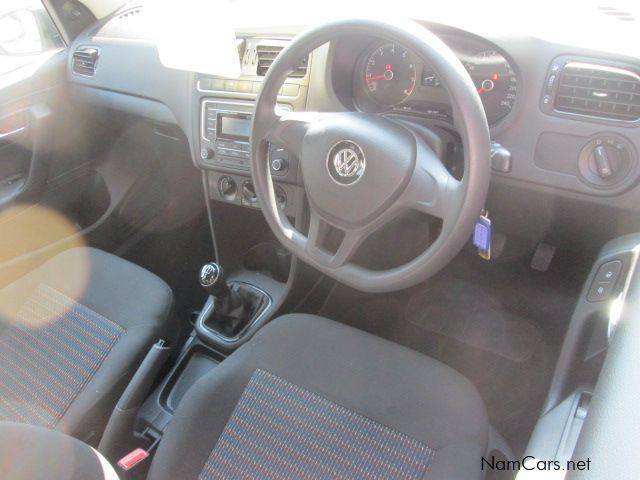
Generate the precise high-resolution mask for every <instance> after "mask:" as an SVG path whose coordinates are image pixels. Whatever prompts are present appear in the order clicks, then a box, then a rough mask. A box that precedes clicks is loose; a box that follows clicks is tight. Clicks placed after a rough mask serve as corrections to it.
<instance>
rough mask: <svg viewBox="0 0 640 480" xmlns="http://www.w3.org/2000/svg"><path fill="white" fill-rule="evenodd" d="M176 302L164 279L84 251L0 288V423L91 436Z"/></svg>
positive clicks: (166, 330) (161, 333)
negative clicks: (29, 425)
mask: <svg viewBox="0 0 640 480" xmlns="http://www.w3.org/2000/svg"><path fill="white" fill-rule="evenodd" d="M172 307H173V294H172V292H171V289H170V288H169V287H168V285H167V284H166V283H165V282H163V281H162V280H161V279H160V278H158V277H157V276H155V275H153V274H152V273H150V272H148V271H147V270H145V269H143V268H141V267H139V266H137V265H134V264H132V263H130V262H128V261H126V260H123V259H121V258H119V257H116V256H114V255H111V254H108V253H106V252H103V251H100V250H97V249H94V248H86V247H82V248H73V249H70V250H67V251H65V252H63V253H61V254H59V255H57V256H55V257H53V258H52V259H50V260H49V261H48V262H46V263H45V264H43V265H41V266H40V267H38V268H36V269H35V270H33V271H31V272H30V273H28V274H27V275H25V276H23V277H21V278H19V279H18V280H16V281H14V282H13V283H11V284H9V285H8V286H6V287H4V288H2V289H0V372H2V373H1V374H0V420H6V421H12V422H18V423H26V424H31V425H35V426H40V427H46V428H49V429H55V430H59V431H62V432H65V433H68V434H71V435H74V436H76V437H78V438H82V439H91V437H92V434H94V433H100V432H101V431H102V429H103V428H104V426H105V424H106V422H107V420H108V418H109V416H110V414H111V411H112V410H113V408H114V406H115V404H116V402H117V400H118V398H119V396H120V394H121V393H122V391H123V389H124V387H125V386H126V384H127V382H128V381H129V379H130V378H131V376H132V375H133V373H134V372H135V371H136V369H137V367H138V365H139V364H140V362H141V361H142V359H143V358H144V356H145V354H146V352H147V350H148V349H149V347H150V346H151V345H152V344H153V343H154V342H155V341H156V340H158V339H159V338H166V335H169V334H170V333H171V329H172V325H170V323H171V322H170V318H171V315H170V314H171V310H172Z"/></svg>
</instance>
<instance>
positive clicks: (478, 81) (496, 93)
mask: <svg viewBox="0 0 640 480" xmlns="http://www.w3.org/2000/svg"><path fill="white" fill-rule="evenodd" d="M465 66H466V67H467V71H468V72H469V75H471V78H472V79H473V83H474V84H475V86H476V88H477V89H478V93H479V94H480V99H481V100H482V105H483V106H484V111H485V113H486V114H487V121H488V122H489V124H493V123H495V122H497V121H498V120H500V119H501V118H503V117H505V116H506V115H507V114H508V113H509V112H510V111H511V109H512V108H513V105H514V103H515V100H516V94H517V92H518V80H517V78H516V74H515V72H514V71H513V68H512V67H511V65H510V64H509V62H508V61H507V60H506V59H505V58H504V57H503V56H502V55H500V54H499V53H498V52H497V51H495V50H484V51H481V52H480V53H477V54H476V55H474V56H473V58H471V59H470V60H468V61H466V62H465Z"/></svg>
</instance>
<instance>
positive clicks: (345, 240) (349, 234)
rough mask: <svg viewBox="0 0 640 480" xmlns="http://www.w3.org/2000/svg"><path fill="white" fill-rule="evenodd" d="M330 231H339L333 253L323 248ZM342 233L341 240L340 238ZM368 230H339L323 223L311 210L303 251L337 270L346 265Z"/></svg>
mask: <svg viewBox="0 0 640 480" xmlns="http://www.w3.org/2000/svg"><path fill="white" fill-rule="evenodd" d="M332 229H333V230H334V231H336V230H337V231H339V232H338V233H336V237H335V238H334V239H333V240H334V243H336V244H338V245H337V248H335V249H334V251H333V252H330V251H329V250H328V249H327V247H326V246H325V242H326V241H327V240H328V236H329V235H330V234H331V232H332ZM340 233H342V234H343V235H342V238H339V237H340ZM368 233H369V232H368V229H367V228H363V229H359V230H356V229H347V230H343V229H339V228H337V227H333V226H332V225H330V224H328V223H327V222H325V221H324V220H323V219H322V218H320V216H319V215H318V214H317V213H316V212H315V211H314V210H313V209H311V214H310V220H309V232H308V235H307V242H306V245H305V249H306V251H307V253H308V254H309V255H311V256H312V257H313V258H314V259H315V260H316V261H317V262H319V263H322V264H323V265H325V266H327V267H329V268H338V267H341V266H343V265H345V264H346V263H348V262H349V261H350V260H351V258H352V257H353V255H354V254H355V252H356V251H357V249H358V247H359V246H360V245H361V244H362V242H363V241H364V239H365V238H367V236H368Z"/></svg>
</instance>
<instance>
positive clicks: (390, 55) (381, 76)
mask: <svg viewBox="0 0 640 480" xmlns="http://www.w3.org/2000/svg"><path fill="white" fill-rule="evenodd" d="M441 38H442V40H443V41H444V42H445V43H446V44H447V45H448V46H449V47H450V48H451V49H452V50H453V51H454V52H455V53H456V55H457V57H458V58H459V59H460V61H461V62H462V64H463V65H464V66H465V68H466V70H467V72H469V75H470V76H471V79H472V80H473V82H474V84H475V86H476V88H477V90H478V94H479V95H480V99H481V100H482V104H483V106H484V109H485V112H486V114H487V120H488V122H489V124H495V123H497V122H499V121H500V120H502V119H503V118H505V117H506V116H507V115H508V114H509V112H511V110H512V109H513V107H514V104H515V101H516V97H517V93H518V77H517V75H516V72H515V70H514V68H513V66H512V63H511V62H510V61H509V60H508V59H507V58H506V57H505V55H503V54H502V53H501V52H499V51H498V50H497V49H496V48H495V47H493V46H491V45H490V44H488V42H483V41H480V40H478V39H476V38H473V37H466V36H460V35H441ZM353 90H354V100H355V104H356V106H357V107H358V108H359V109H360V110H363V111H369V112H384V111H392V110H398V111H410V112H418V113H424V114H426V115H428V116H432V117H437V118H441V119H443V120H447V119H450V118H451V114H452V112H451V108H450V102H449V98H448V94H447V92H446V89H445V88H444V86H443V85H442V83H441V81H440V78H439V77H438V74H437V72H436V71H435V70H434V69H433V68H432V67H431V66H430V65H428V64H425V63H424V62H422V61H421V60H420V59H419V58H418V57H417V55H415V54H414V53H413V52H411V51H410V50H408V49H406V48H405V47H403V46H402V45H399V44H396V43H389V42H384V41H374V42H373V43H371V44H370V45H368V47H367V48H366V49H365V50H364V52H362V54H361V56H360V58H359V59H358V62H357V64H356V70H355V74H354V79H353Z"/></svg>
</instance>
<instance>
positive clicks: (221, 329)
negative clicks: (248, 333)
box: [204, 282, 269, 338]
mask: <svg viewBox="0 0 640 480" xmlns="http://www.w3.org/2000/svg"><path fill="white" fill-rule="evenodd" d="M229 290H230V293H229V295H228V296H227V297H225V298H222V299H221V298H218V297H214V309H213V313H212V314H211V316H210V317H209V318H208V319H207V320H206V321H205V322H204V325H205V326H206V327H207V328H209V329H211V330H213V331H214V332H216V333H218V334H219V335H222V336H224V337H227V338H233V337H237V336H238V335H240V334H241V333H242V332H243V331H244V329H245V328H246V327H247V326H249V324H250V323H251V322H253V320H255V319H256V318H258V316H259V315H260V314H261V313H262V312H263V311H264V309H265V308H266V307H267V305H268V303H269V298H268V297H267V295H266V294H265V293H264V292H262V291H261V290H259V289H257V288H256V287H254V286H252V285H248V284H246V283H240V282H232V283H230V284H229Z"/></svg>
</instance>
